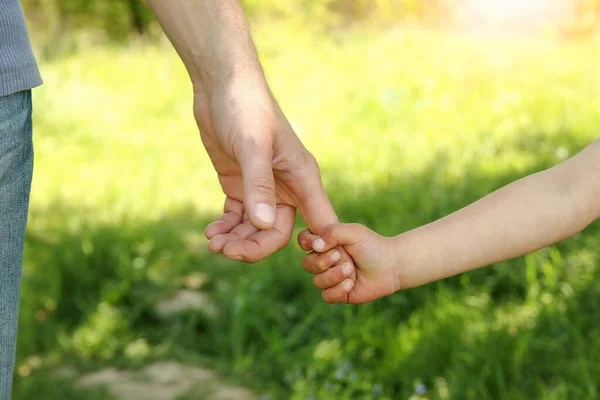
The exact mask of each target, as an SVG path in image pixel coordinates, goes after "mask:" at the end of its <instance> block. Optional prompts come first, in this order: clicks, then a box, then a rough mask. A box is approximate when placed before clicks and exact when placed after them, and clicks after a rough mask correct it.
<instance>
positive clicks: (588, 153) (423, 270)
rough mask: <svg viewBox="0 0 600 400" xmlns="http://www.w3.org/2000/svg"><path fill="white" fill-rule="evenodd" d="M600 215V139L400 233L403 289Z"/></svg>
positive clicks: (530, 247) (508, 254) (560, 234)
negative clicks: (551, 166) (572, 154)
mask: <svg viewBox="0 0 600 400" xmlns="http://www.w3.org/2000/svg"><path fill="white" fill-rule="evenodd" d="M599 216H600V141H596V142H594V143H593V144H592V145H590V146H589V147H587V148H586V149H585V150H583V151H582V152H581V153H579V154H577V155H576V156H575V157H573V158H571V159H569V160H568V161H566V162H564V163H562V164H560V165H558V166H556V167H554V168H551V169H548V170H546V171H543V172H540V173H537V174H533V175H530V176H528V177H525V178H523V179H521V180H518V181H516V182H514V183H511V184H510V185H507V186H505V187H503V188H501V189H499V190H498V191H496V192H494V193H492V194H490V195H488V196H486V197H484V198H482V199H481V200H479V201H477V202H475V203H473V204H471V205H469V206H467V207H465V208H463V209H461V210H459V211H457V212H455V213H453V214H451V215H449V216H447V217H445V218H442V219H440V220H438V221H435V222H433V223H431V224H429V225H425V226H423V227H420V228H417V229H415V230H412V231H409V232H406V233H405V234H402V235H400V236H397V237H396V238H395V240H396V241H397V246H394V248H395V249H396V251H397V254H396V257H395V258H396V259H398V260H401V261H400V262H399V263H398V267H397V268H396V279H397V281H398V282H400V286H401V287H400V288H402V289H404V288H407V287H413V286H418V285H422V284H425V283H428V282H431V281H434V280H438V279H442V278H446V277H448V276H452V275H456V274H459V273H461V272H465V271H469V270H472V269H475V268H479V267H482V266H485V265H488V264H493V263H495V262H499V261H503V260H507V259H511V258H515V257H519V256H521V255H524V254H527V253H530V252H532V251H535V250H538V249H540V248H542V247H545V246H548V245H550V244H553V243H556V242H558V241H560V240H562V239H565V238H567V237H570V236H572V235H574V234H576V233H578V232H580V231H581V230H582V229H584V228H585V227H586V226H588V225H589V224H590V223H592V222H593V221H594V220H595V219H597V218H598V217H599Z"/></svg>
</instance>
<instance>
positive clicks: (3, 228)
mask: <svg viewBox="0 0 600 400" xmlns="http://www.w3.org/2000/svg"><path fill="white" fill-rule="evenodd" d="M31 128H32V127H31V91H30V90H28V91H24V92H19V93H15V94H11V95H9V96H4V97H0V400H9V399H10V391H11V386H12V378H13V370H14V365H15V349H16V342H17V322H18V319H19V295H20V292H21V266H22V263H23V244H24V241H25V225H26V224H27V209H28V208H29V190H30V188H31V178H32V174H33V143H32V138H31Z"/></svg>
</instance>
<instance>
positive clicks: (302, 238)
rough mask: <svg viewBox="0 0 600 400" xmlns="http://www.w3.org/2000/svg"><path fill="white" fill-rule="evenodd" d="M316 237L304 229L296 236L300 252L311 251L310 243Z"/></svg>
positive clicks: (316, 236)
mask: <svg viewBox="0 0 600 400" xmlns="http://www.w3.org/2000/svg"><path fill="white" fill-rule="evenodd" d="M318 237H319V235H315V234H314V233H312V232H311V231H310V230H308V229H305V230H303V231H302V232H300V233H299V234H298V244H299V245H300V248H301V249H302V250H305V251H311V250H312V249H313V247H312V243H313V241H314V240H315V239H317V238H318Z"/></svg>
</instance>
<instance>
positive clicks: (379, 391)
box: [373, 384, 383, 394]
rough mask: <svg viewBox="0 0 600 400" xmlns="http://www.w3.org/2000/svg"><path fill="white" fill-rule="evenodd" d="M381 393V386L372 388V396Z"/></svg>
mask: <svg viewBox="0 0 600 400" xmlns="http://www.w3.org/2000/svg"><path fill="white" fill-rule="evenodd" d="M382 391H383V389H382V387H381V385H379V384H377V385H375V386H373V394H381V392H382Z"/></svg>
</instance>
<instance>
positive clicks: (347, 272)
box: [342, 263, 352, 276]
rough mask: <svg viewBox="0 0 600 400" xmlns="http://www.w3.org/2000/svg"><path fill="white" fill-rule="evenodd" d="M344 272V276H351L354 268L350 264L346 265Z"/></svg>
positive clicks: (343, 268)
mask: <svg viewBox="0 0 600 400" xmlns="http://www.w3.org/2000/svg"><path fill="white" fill-rule="evenodd" d="M342 272H343V273H344V276H349V275H350V274H351V273H352V266H351V265H350V264H348V263H346V264H344V266H343V267H342Z"/></svg>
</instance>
